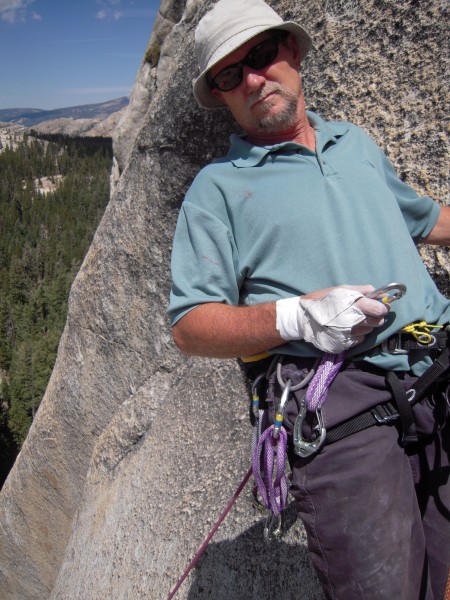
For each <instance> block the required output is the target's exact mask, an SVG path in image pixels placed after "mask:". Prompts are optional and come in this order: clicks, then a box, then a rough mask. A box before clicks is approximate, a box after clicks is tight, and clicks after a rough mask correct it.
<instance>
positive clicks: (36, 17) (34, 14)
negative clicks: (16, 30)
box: [31, 11, 42, 21]
mask: <svg viewBox="0 0 450 600" xmlns="http://www.w3.org/2000/svg"><path fill="white" fill-rule="evenodd" d="M31 18H32V19H33V20H34V21H42V15H40V14H39V13H37V12H34V11H33V12H32V13H31Z"/></svg>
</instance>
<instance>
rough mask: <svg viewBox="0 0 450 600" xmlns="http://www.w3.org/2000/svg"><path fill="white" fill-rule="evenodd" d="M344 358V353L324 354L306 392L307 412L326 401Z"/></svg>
mask: <svg viewBox="0 0 450 600" xmlns="http://www.w3.org/2000/svg"><path fill="white" fill-rule="evenodd" d="M344 356H345V353H344V352H341V354H330V353H328V352H326V353H325V354H324V355H323V358H322V361H321V363H320V365H319V368H318V369H317V372H316V374H315V375H314V377H313V378H312V380H311V383H310V384H309V387H308V390H307V392H306V396H305V403H306V407H307V409H308V410H310V411H312V412H314V411H316V410H317V409H318V408H321V406H322V405H323V404H324V402H325V400H326V399H327V395H328V388H329V387H330V385H331V384H332V382H333V380H334V378H335V377H336V375H337V374H338V373H339V370H340V368H341V367H342V364H343V362H344Z"/></svg>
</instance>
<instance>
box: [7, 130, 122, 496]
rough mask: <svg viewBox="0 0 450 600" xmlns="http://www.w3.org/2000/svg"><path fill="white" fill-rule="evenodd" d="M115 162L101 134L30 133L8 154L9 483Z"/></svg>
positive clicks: (54, 356)
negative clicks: (39, 135) (40, 135)
mask: <svg viewBox="0 0 450 600" xmlns="http://www.w3.org/2000/svg"><path fill="white" fill-rule="evenodd" d="M111 161H112V149H111V140H109V139H99V138H95V139H90V138H79V139H74V138H68V137H62V136H51V137H49V136H47V138H46V139H45V140H44V139H35V138H27V136H26V135H25V136H24V140H23V142H22V143H20V144H19V145H18V147H17V148H16V149H15V150H12V149H10V148H6V149H5V150H4V151H3V152H2V153H0V485H1V484H2V483H3V480H4V478H5V477H6V475H7V473H8V471H9V469H10V467H11V465H12V463H13V462H14V459H15V456H16V454H17V451H18V449H20V446H21V444H22V442H23V441H24V439H25V437H26V435H27V432H28V429H29V427H30V424H31V422H32V419H33V417H34V415H35V413H36V411H37V409H38V407H39V403H40V401H41V399H42V396H43V394H44V391H45V388H46V386H47V382H48V379H49V377H50V373H51V371H52V368H53V364H54V361H55V358H56V351H57V347H58V342H59V338H60V336H61V333H62V330H63V327H64V323H65V318H66V310H67V299H68V295H69V290H70V286H71V284H72V281H73V279H74V277H75V275H76V273H77V271H78V269H79V267H80V264H81V262H82V260H83V258H84V256H85V254H86V252H87V249H88V248H89V245H90V243H91V240H92V237H93V234H94V232H95V230H96V228H97V225H98V223H99V221H100V218H101V216H102V214H103V211H104V209H105V206H106V204H107V202H108V199H109V174H110V170H111Z"/></svg>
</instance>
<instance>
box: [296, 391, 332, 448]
mask: <svg viewBox="0 0 450 600" xmlns="http://www.w3.org/2000/svg"><path fill="white" fill-rule="evenodd" d="M307 412H308V411H307V408H306V403H305V400H304V399H303V400H302V402H301V404H300V410H299V413H298V415H297V418H296V419H295V424H294V434H293V438H294V452H295V454H297V455H298V456H301V457H302V458H307V457H308V456H311V454H315V453H316V452H318V451H319V450H320V448H321V447H322V446H323V443H324V442H325V438H326V436H327V430H326V429H325V427H324V425H323V418H322V409H320V408H318V409H317V410H316V417H317V426H316V427H315V429H317V430H318V431H319V432H320V433H319V435H318V437H317V438H316V439H315V440H306V439H305V438H304V437H303V434H302V429H303V422H304V420H305V417H306V413H307Z"/></svg>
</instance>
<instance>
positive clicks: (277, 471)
mask: <svg viewBox="0 0 450 600" xmlns="http://www.w3.org/2000/svg"><path fill="white" fill-rule="evenodd" d="M273 430H274V426H273V425H271V426H270V427H268V428H267V429H266V430H265V431H264V432H263V433H262V434H261V437H260V438H259V440H258V444H257V446H256V449H255V451H254V453H253V462H252V468H253V477H254V478H255V484H256V487H257V488H258V491H259V494H260V496H261V500H262V502H263V504H264V506H265V507H266V508H268V509H269V510H270V511H271V512H272V513H273V515H274V516H275V517H278V516H279V515H280V514H281V513H282V512H283V510H284V509H285V508H286V504H287V495H288V485H287V480H286V474H285V472H284V465H285V462H286V449H287V433H286V430H285V429H284V427H281V428H280V431H279V438H278V440H276V439H275V438H274V437H273ZM261 452H263V453H264V454H263V460H264V472H263V473H261V470H260V457H261ZM275 458H276V461H275Z"/></svg>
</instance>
